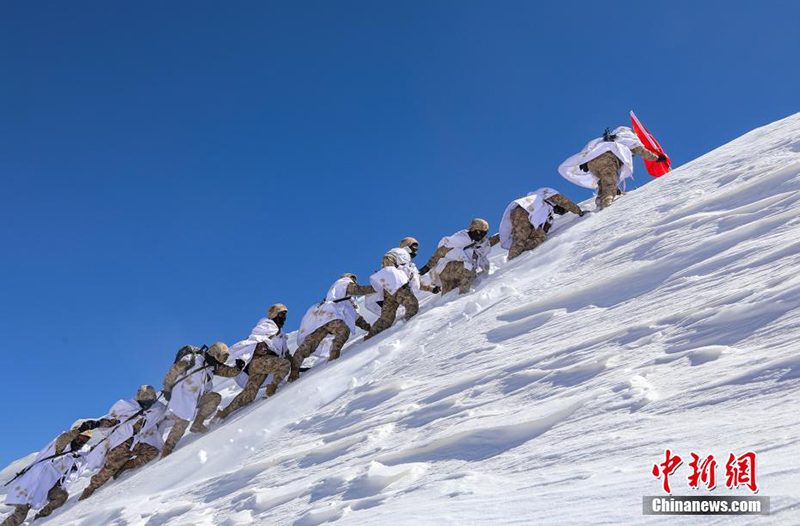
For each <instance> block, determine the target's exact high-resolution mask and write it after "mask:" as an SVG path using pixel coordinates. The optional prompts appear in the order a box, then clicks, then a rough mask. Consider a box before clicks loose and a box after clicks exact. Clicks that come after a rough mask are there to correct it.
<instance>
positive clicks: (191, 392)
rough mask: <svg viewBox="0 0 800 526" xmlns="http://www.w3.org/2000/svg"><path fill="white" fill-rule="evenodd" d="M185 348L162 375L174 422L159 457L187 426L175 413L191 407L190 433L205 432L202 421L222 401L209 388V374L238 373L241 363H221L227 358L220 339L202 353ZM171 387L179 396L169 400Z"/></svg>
mask: <svg viewBox="0 0 800 526" xmlns="http://www.w3.org/2000/svg"><path fill="white" fill-rule="evenodd" d="M189 351H190V352H189V353H188V354H187V355H186V356H185V357H183V358H182V359H180V360H178V361H177V362H175V363H174V364H173V365H172V367H170V368H169V371H168V372H167V375H166V376H165V377H164V389H163V390H162V394H163V395H164V398H166V399H167V401H168V402H169V405H168V408H169V409H170V412H171V415H170V418H171V419H172V420H173V421H174V422H175V424H174V425H173V426H172V429H171V430H170V432H169V435H168V436H167V439H166V440H165V441H164V447H163V449H162V450H161V458H164V457H166V456H167V455H169V454H171V453H172V451H173V450H174V449H175V446H176V445H177V444H178V441H180V439H181V438H182V437H183V434H184V433H185V432H186V428H188V427H189V420H186V419H183V418H181V417H180V416H179V414H183V415H184V416H187V417H188V416H190V414H191V412H192V411H193V410H194V411H195V412H196V413H195V417H194V422H193V423H192V427H191V432H192V433H205V432H206V431H208V428H207V427H206V426H205V424H204V423H205V421H206V419H207V418H209V417H210V416H211V415H213V414H214V411H216V410H217V408H218V407H219V404H220V402H222V396H221V395H220V394H219V393H216V392H214V391H213V390H212V389H213V377H214V376H222V377H224V378H234V377H235V376H237V375H238V374H239V373H240V372H242V369H244V366H245V363H244V361H243V360H237V366H236V367H231V366H229V365H225V362H227V361H228V346H227V345H225V344H224V343H222V342H217V343H215V344H214V345H212V346H211V347H209V348H208V350H206V351H205V352H199V349H198V352H193V348H189ZM175 389H178V390H179V391H180V394H181V395H182V396H181V397H180V400H173V391H174V390H175ZM173 402H177V403H173ZM191 402H193V404H192V403H191ZM187 404H188V405H187ZM192 406H194V407H192Z"/></svg>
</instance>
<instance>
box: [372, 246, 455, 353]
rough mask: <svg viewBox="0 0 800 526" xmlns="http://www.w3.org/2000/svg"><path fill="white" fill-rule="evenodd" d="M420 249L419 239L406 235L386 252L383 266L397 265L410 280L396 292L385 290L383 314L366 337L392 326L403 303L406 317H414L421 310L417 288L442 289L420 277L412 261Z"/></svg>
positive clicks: (382, 262)
mask: <svg viewBox="0 0 800 526" xmlns="http://www.w3.org/2000/svg"><path fill="white" fill-rule="evenodd" d="M418 251H419V241H417V240H416V239H414V238H413V237H406V238H403V239H402V240H401V241H400V245H399V247H398V248H393V249H392V250H390V251H389V252H387V253H386V254H384V256H383V259H382V260H381V266H382V267H384V268H385V267H397V268H398V269H400V270H402V271H403V272H404V273H406V275H408V278H409V282H408V283H406V284H405V285H403V286H402V287H400V288H399V289H398V290H397V291H396V292H395V293H394V294H391V293H389V291H387V290H384V291H383V303H382V304H381V314H380V316H379V317H378V319H377V320H375V323H373V324H372V328H371V329H370V331H369V333H368V334H367V336H366V337H365V339H369V338H372V337H373V336H375V335H376V334H378V333H381V332H383V331H385V330H386V329H388V328H389V327H391V326H392V324H394V320H395V317H396V316H397V309H398V308H399V307H400V306H401V305H402V306H403V308H404V309H405V316H404V319H405V320H406V321H408V320H410V319H411V318H413V317H414V316H415V315H416V314H417V312H419V300H418V299H417V296H416V294H415V293H414V291H415V289H418V290H424V291H426V292H432V293H434V294H437V293H438V292H440V291H441V288H440V287H438V286H434V285H428V284H427V283H425V282H424V281H422V280H421V279H420V276H419V269H417V266H416V265H415V264H414V262H413V261H412V260H413V259H414V258H415V257H416V256H417V252H418Z"/></svg>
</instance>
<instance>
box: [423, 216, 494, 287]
mask: <svg viewBox="0 0 800 526" xmlns="http://www.w3.org/2000/svg"><path fill="white" fill-rule="evenodd" d="M488 233H489V223H488V222H487V221H486V220H485V219H481V218H475V219H473V220H472V221H471V222H470V224H469V227H468V228H467V230H460V231H458V232H456V233H455V234H453V235H452V236H447V237H445V238H444V239H442V241H440V242H439V248H437V249H436V252H434V253H433V256H431V258H430V259H429V260H428V262H427V263H426V264H425V265H423V267H422V268H420V269H419V273H420V274H421V275H425V274H427V273H428V272H429V271H431V270H435V271H436V272H435V274H436V275H438V279H439V281H440V283H441V284H442V295H444V294H447V293H448V292H450V291H451V290H453V289H458V291H459V294H464V293H466V292H469V289H470V286H471V285H472V283H474V281H475V279H477V277H478V273H479V272H481V271H482V272H488V271H489V259H488V255H489V252H490V251H491V248H492V247H493V246H495V245H496V244H497V243H499V242H500V234H495V235H493V236H489V237H486V236H487V234H488Z"/></svg>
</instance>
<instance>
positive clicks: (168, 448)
mask: <svg viewBox="0 0 800 526" xmlns="http://www.w3.org/2000/svg"><path fill="white" fill-rule="evenodd" d="M172 449H173V447H172V446H168V445H166V444H164V449H162V450H161V458H162V459H163V458H167V457H168V456H170V455H171V454H172Z"/></svg>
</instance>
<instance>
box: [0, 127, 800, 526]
mask: <svg viewBox="0 0 800 526" xmlns="http://www.w3.org/2000/svg"><path fill="white" fill-rule="evenodd" d="M639 171H640V172H642V173H643V170H639ZM645 176H646V175H645ZM640 177H641V176H640ZM530 186H531V188H530V189H533V188H534V187H535V186H536V184H535V182H533V181H532V182H531V185H530ZM525 190H529V189H525V188H518V189H510V190H509V195H510V196H513V195H516V194H519V193H521V192H522V191H525ZM443 234H446V233H443ZM492 261H493V266H494V267H495V269H494V272H493V275H492V276H490V277H489V278H488V279H486V280H484V281H483V282H482V283H480V284H479V285H478V286H477V287H476V290H474V291H473V292H471V293H469V294H467V295H464V296H457V295H455V294H452V293H451V294H450V295H448V296H447V297H445V298H432V297H427V298H425V299H424V301H423V302H422V309H421V311H420V314H419V315H418V316H417V317H416V318H414V319H413V320H412V321H411V322H409V323H398V324H397V325H396V326H395V327H394V328H392V329H390V330H389V331H386V332H385V333H383V334H381V335H380V336H378V337H376V338H374V339H373V340H371V341H369V342H366V343H365V342H362V341H360V339H358V340H356V341H354V342H351V343H350V344H348V346H347V347H346V348H345V350H344V352H343V354H342V359H340V360H338V361H336V362H332V363H320V364H317V366H316V367H314V368H313V369H312V371H310V372H309V373H308V374H306V375H305V376H304V377H303V378H302V379H301V380H300V381H299V382H297V383H296V384H293V385H290V386H284V387H282V388H281V389H280V390H279V391H278V394H277V395H276V396H275V397H273V398H272V399H270V400H269V401H259V402H257V403H255V404H253V405H252V406H250V407H249V408H247V409H246V410H243V411H241V412H239V413H237V414H236V415H235V416H233V417H231V419H230V421H229V422H226V423H225V424H224V425H222V426H220V427H218V428H216V429H214V430H213V431H212V432H211V433H209V434H208V435H206V436H200V437H198V436H196V435H187V436H186V438H185V439H184V441H183V442H182V443H181V444H180V446H179V449H178V450H176V451H175V453H174V454H173V455H172V456H170V457H169V458H167V459H166V460H162V461H159V462H156V463H153V464H151V465H149V466H147V467H145V468H144V469H141V470H139V471H138V472H134V473H131V474H129V475H126V476H124V477H123V478H122V479H121V480H120V481H118V482H116V483H111V484H108V485H107V486H106V487H104V488H103V489H101V490H100V491H98V492H97V493H96V494H95V495H94V496H93V497H92V498H91V499H90V500H88V501H86V502H82V503H80V504H78V503H77V502H76V500H75V497H76V494H77V493H79V491H80V490H81V489H82V487H83V486H84V485H85V484H86V482H87V481H86V479H83V480H81V481H80V482H79V483H78V484H77V485H75V486H73V487H72V491H71V493H72V495H73V497H72V498H71V499H70V501H69V502H68V503H67V505H66V506H65V507H64V508H63V509H62V510H59V512H57V513H56V514H55V515H54V516H53V517H52V518H51V519H50V520H49V522H47V524H54V525H55V524H70V525H72V524H80V525H87V526H88V525H99V526H107V525H147V526H155V525H179V524H183V525H187V524H194V525H241V524H281V525H283V524H293V525H296V526H301V525H318V524H330V523H335V524H359V525H360V526H364V525H369V524H376V525H378V524H380V525H386V524H415V525H416V524H436V525H442V524H459V525H461V524H512V523H514V524H521V523H525V524H530V523H542V524H576V523H597V522H598V521H602V522H607V523H614V524H634V523H647V522H665V521H664V519H663V518H662V519H659V518H658V517H648V516H643V515H642V496H644V495H658V494H660V493H661V489H660V488H661V481H660V480H657V479H655V478H654V477H653V476H652V474H651V473H650V471H651V468H652V465H653V464H654V463H655V462H660V461H661V460H662V458H661V457H662V456H663V450H664V449H665V448H666V447H669V448H671V449H672V450H673V451H676V452H680V453H681V454H682V455H685V456H687V457H688V454H689V452H690V451H697V452H700V453H702V454H704V455H708V454H714V455H715V456H716V457H717V458H721V457H724V456H727V453H728V452H729V451H735V452H745V451H747V450H751V449H752V450H755V451H756V452H757V453H758V455H759V456H758V472H757V476H758V482H759V486H760V491H759V495H764V496H769V497H771V499H772V515H771V516H769V517H759V520H758V523H759V524H761V523H769V522H771V523H785V524H789V523H794V524H797V523H800V489H798V485H797V481H798V480H800V461H798V460H797V459H798V458H800V439H798V437H800V421H799V419H798V418H797V414H798V407H799V406H798V403H799V402H798V390H799V389H800V358H798V354H797V335H798V334H800V275H798V272H797V269H798V268H800V114H797V115H794V116H792V117H789V118H787V119H784V120H782V121H779V122H776V123H774V124H771V125H769V126H766V127H763V128H760V129H757V130H754V131H752V132H750V133H748V134H747V135H745V136H743V137H741V138H739V139H737V140H735V141H733V142H731V143H730V144H727V145H725V146H723V147H721V148H719V149H717V150H715V151H713V152H711V153H709V154H707V155H705V156H703V157H701V158H699V159H697V160H695V161H693V162H691V163H689V164H687V165H685V166H682V167H680V168H678V169H676V170H675V171H674V172H672V173H670V174H668V175H667V176H665V177H663V178H661V179H659V180H656V181H653V182H652V183H650V184H648V185H646V186H644V187H643V188H641V189H639V190H636V191H633V192H631V193H630V194H629V195H627V196H626V197H624V198H622V199H621V200H619V201H618V202H617V203H615V204H614V206H612V207H611V208H609V209H608V210H605V211H603V212H601V213H598V214H590V215H587V216H585V217H584V218H582V219H578V218H573V217H569V218H568V217H567V216H565V217H564V218H563V219H560V220H559V221H558V222H557V223H556V228H555V229H554V231H553V233H552V235H551V237H550V239H549V240H548V241H547V242H546V243H545V244H544V245H542V246H541V247H540V248H538V249H536V250H535V251H533V252H530V253H527V254H525V255H523V256H521V257H519V258H517V259H515V260H513V261H512V262H506V261H505V255H504V253H503V252H501V251H496V252H494V253H493V256H492ZM151 380H152V381H155V379H151ZM218 385H219V384H218ZM222 386H223V387H225V389H224V391H223V394H224V395H225V396H226V397H227V398H230V396H231V394H232V393H233V392H234V391H233V388H232V386H231V384H230V382H228V383H223V384H222ZM121 395H124V393H121ZM24 464H25V462H24V459H23V460H21V461H18V462H16V463H14V464H12V465H11V466H9V467H8V468H6V469H5V470H4V471H3V472H2V476H3V477H6V478H9V477H10V476H11V475H12V474H13V472H14V471H15V470H18V469H19V468H20V466H22V465H24ZM723 473H724V468H723ZM685 475H686V473H685V472H683V473H682V472H680V471H679V472H678V475H677V477H678V478H677V479H673V490H674V491H675V494H690V490H689V488H688V487H687V485H686V482H685V478H684V477H685ZM718 476H719V475H718ZM745 491H746V490H745ZM737 492H738V493H743V491H739V490H728V489H727V488H724V486H723V487H722V488H721V489H720V488H717V490H715V493H714V494H715V495H728V494H736V493H737ZM695 494H702V493H697V492H696V493H695ZM6 510H8V509H6ZM667 520H668V521H669V522H670V523H682V522H685V523H689V522H691V523H693V524H694V523H697V522H707V523H721V522H725V523H731V522H733V523H737V522H741V523H747V522H749V521H750V520H751V519H749V518H747V517H739V518H731V517H717V518H715V517H707V518H700V517H688V518H687V517H668V518H667ZM42 522H43V523H44V522H45V521H42ZM37 524H38V522H37Z"/></svg>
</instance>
